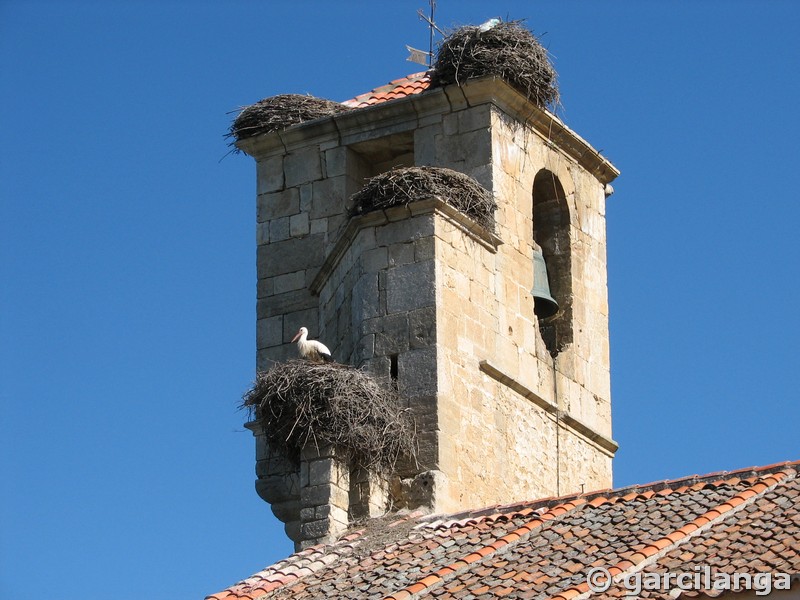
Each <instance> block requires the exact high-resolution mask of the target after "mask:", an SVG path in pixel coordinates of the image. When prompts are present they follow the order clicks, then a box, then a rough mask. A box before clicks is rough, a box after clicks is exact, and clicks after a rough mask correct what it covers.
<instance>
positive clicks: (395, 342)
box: [375, 313, 408, 356]
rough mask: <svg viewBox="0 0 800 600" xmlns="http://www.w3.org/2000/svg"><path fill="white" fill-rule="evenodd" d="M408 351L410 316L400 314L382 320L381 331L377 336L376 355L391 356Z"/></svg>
mask: <svg viewBox="0 0 800 600" xmlns="http://www.w3.org/2000/svg"><path fill="white" fill-rule="evenodd" d="M406 350H408V315H407V314H406V313H399V314H394V315H388V316H386V317H384V318H383V319H381V331H379V332H378V333H376V334H375V354H376V355H378V356H389V355H392V354H399V353H400V352H405V351H406Z"/></svg>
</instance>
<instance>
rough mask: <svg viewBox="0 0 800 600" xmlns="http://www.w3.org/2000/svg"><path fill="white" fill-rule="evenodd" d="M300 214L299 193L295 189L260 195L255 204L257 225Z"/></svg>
mask: <svg viewBox="0 0 800 600" xmlns="http://www.w3.org/2000/svg"><path fill="white" fill-rule="evenodd" d="M298 212H300V193H299V192H298V191H297V189H296V188H293V189H289V190H284V191H282V192H274V193H271V194H261V195H260V196H258V200H257V202H256V219H257V221H258V222H259V223H263V222H264V221H270V220H272V219H277V218H278V217H288V216H291V215H295V214H297V213H298Z"/></svg>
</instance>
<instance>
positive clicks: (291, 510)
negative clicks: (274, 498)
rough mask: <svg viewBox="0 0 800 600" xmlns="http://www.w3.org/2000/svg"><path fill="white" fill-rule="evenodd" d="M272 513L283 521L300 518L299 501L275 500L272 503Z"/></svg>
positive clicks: (287, 521)
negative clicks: (275, 501)
mask: <svg viewBox="0 0 800 600" xmlns="http://www.w3.org/2000/svg"><path fill="white" fill-rule="evenodd" d="M272 513H273V514H274V515H275V516H276V517H277V518H278V519H279V520H281V521H283V522H284V523H289V522H291V521H297V520H299V519H300V503H299V502H298V501H297V500H287V501H286V502H277V503H275V504H273V505H272Z"/></svg>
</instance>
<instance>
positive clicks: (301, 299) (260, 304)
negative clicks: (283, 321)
mask: <svg viewBox="0 0 800 600" xmlns="http://www.w3.org/2000/svg"><path fill="white" fill-rule="evenodd" d="M316 307H317V298H316V297H315V296H312V295H311V292H309V291H308V290H306V289H302V290H295V291H293V292H286V293H285V294H275V295H274V296H267V297H266V298H259V299H258V300H257V301H256V315H257V318H259V319H266V318H268V317H276V316H278V315H287V316H288V315H289V313H290V312H297V311H300V310H308V309H310V308H316ZM315 322H316V321H315ZM292 335H294V334H292ZM290 337H291V336H290Z"/></svg>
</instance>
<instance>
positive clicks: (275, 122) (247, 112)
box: [226, 94, 351, 143]
mask: <svg viewBox="0 0 800 600" xmlns="http://www.w3.org/2000/svg"><path fill="white" fill-rule="evenodd" d="M348 110H351V109H350V108H349V107H347V106H345V105H344V104H340V103H338V102H333V101H332V100H325V99H324V98H315V97H314V96H302V95H300V94H281V95H278V96H271V97H269V98H264V99H263V100H259V101H258V102H256V103H255V104H252V105H250V106H247V107H245V108H244V109H243V110H242V112H241V113H239V116H238V117H236V119H235V120H234V121H233V124H232V125H231V127H230V130H229V132H228V134H227V136H226V137H228V138H233V141H239V140H243V139H245V138H249V137H253V136H254V135H258V134H260V133H269V132H270V131H279V130H281V129H286V128H287V127H291V126H292V125H297V124H298V123H303V122H305V121H311V120H313V119H319V118H321V117H329V116H331V115H337V114H339V113H342V112H345V111H348ZM232 143H233V142H232Z"/></svg>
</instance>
